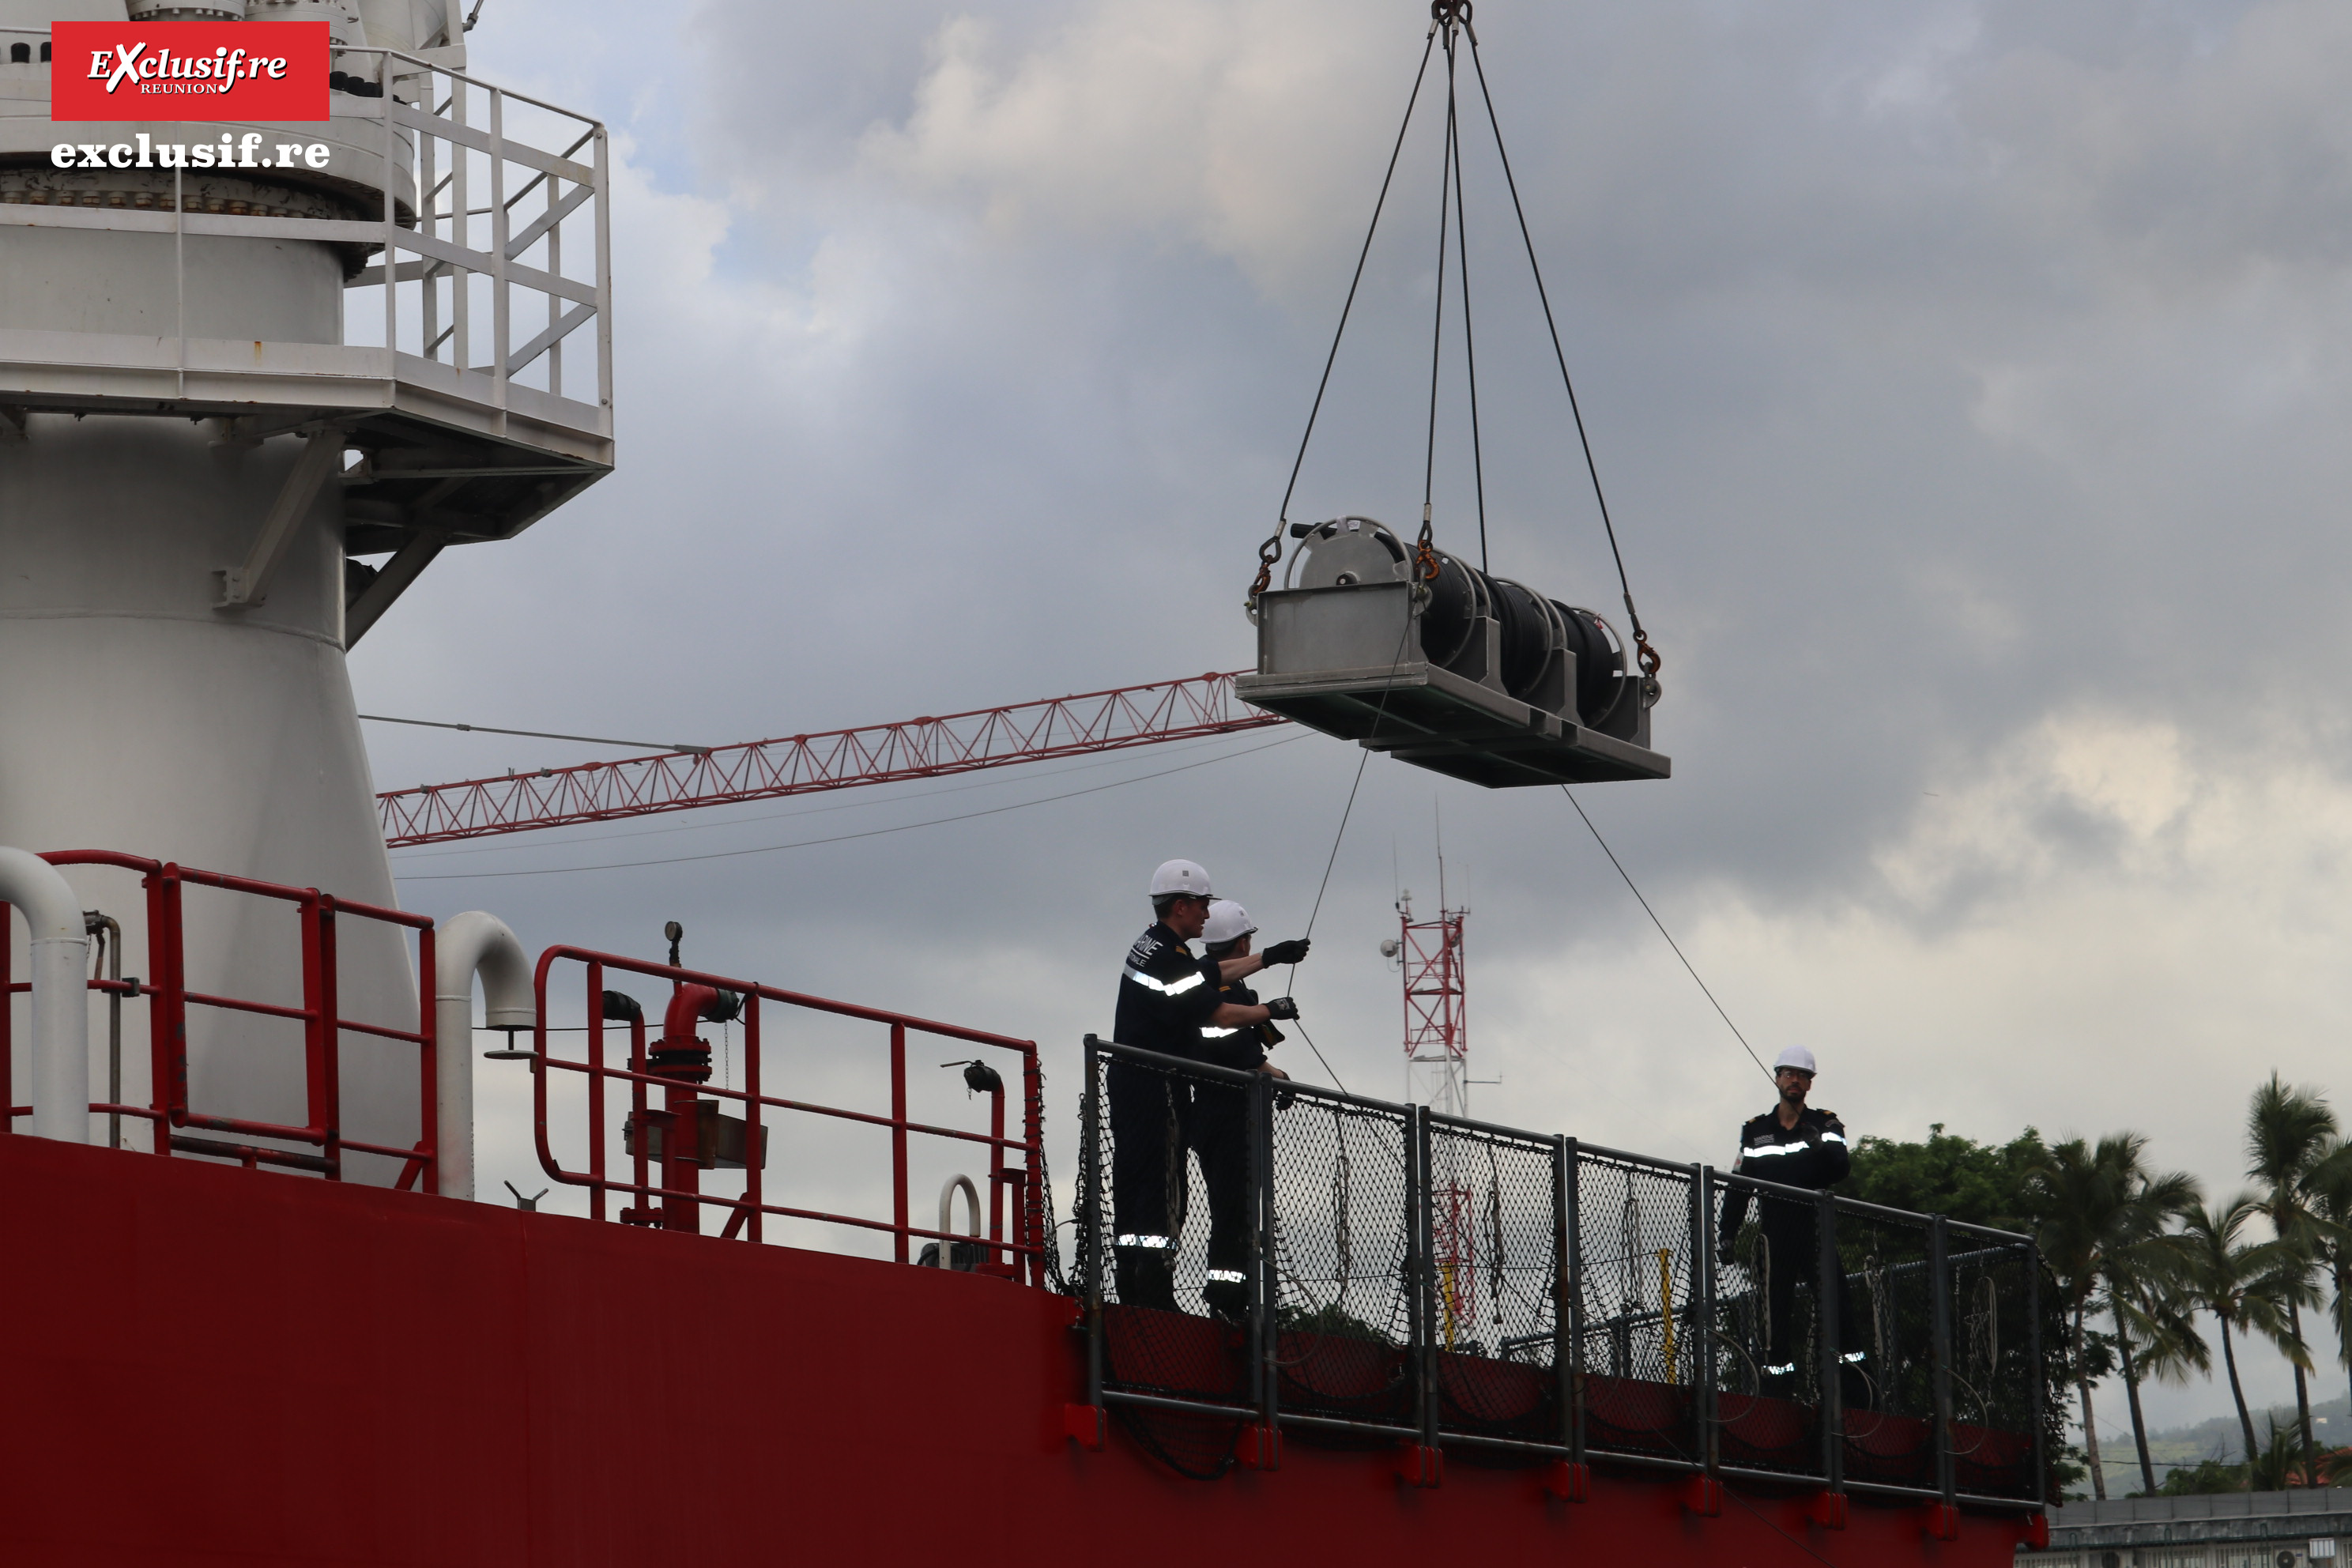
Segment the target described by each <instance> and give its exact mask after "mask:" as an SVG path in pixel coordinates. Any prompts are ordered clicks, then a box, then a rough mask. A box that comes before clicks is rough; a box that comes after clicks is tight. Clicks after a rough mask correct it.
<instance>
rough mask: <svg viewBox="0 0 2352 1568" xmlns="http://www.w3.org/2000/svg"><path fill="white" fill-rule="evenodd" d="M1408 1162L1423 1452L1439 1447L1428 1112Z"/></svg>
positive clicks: (1413, 1127)
mask: <svg viewBox="0 0 2352 1568" xmlns="http://www.w3.org/2000/svg"><path fill="white" fill-rule="evenodd" d="M1410 1114H1411V1117H1412V1120H1411V1121H1410V1122H1409V1123H1408V1127H1409V1129H1410V1143H1411V1147H1410V1149H1409V1150H1408V1152H1407V1154H1406V1158H1405V1172H1406V1177H1405V1180H1406V1184H1407V1186H1408V1188H1409V1189H1410V1190H1409V1191H1408V1193H1407V1194H1406V1202H1407V1205H1408V1207H1407V1209H1406V1211H1405V1212H1406V1213H1407V1214H1409V1215H1412V1254H1413V1256H1412V1269H1413V1291H1412V1299H1413V1302H1414V1304H1415V1306H1416V1307H1417V1308H1418V1311H1417V1313H1416V1314H1415V1315H1416V1316H1417V1317H1418V1319H1419V1320H1420V1321H1419V1322H1418V1323H1417V1324H1416V1326H1415V1329H1416V1331H1415V1333H1414V1339H1415V1342H1416V1343H1415V1345H1414V1347H1413V1355H1412V1362H1413V1372H1414V1376H1413V1419H1414V1424H1415V1425H1416V1426H1419V1427H1420V1429H1421V1444H1422V1447H1424V1448H1434V1447H1437V1353H1438V1352H1437V1345H1438V1329H1437V1264H1436V1258H1437V1237H1436V1229H1435V1218H1434V1216H1433V1215H1432V1214H1431V1212H1430V1211H1431V1208H1432V1205H1431V1203H1430V1193H1429V1187H1430V1176H1429V1172H1430V1147H1429V1145H1430V1137H1429V1108H1428V1107H1427V1106H1425V1105H1416V1106H1413V1107H1412V1108H1411V1112H1410Z"/></svg>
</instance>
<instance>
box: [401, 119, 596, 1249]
mask: <svg viewBox="0 0 2352 1568" xmlns="http://www.w3.org/2000/svg"><path fill="white" fill-rule="evenodd" d="M428 91H429V85H428ZM427 101H428V106H429V102H430V100H429V98H428V100H427ZM432 287H433V280H432V279H429V278H428V279H425V288H426V289H431V288H432ZM533 1032H534V1033H535V1034H536V1035H537V1036H538V1037H539V1038H538V1039H537V1040H536V1041H535V1042H534V1044H535V1045H536V1046H537V1047H538V1051H539V1054H540V1055H541V1056H545V1055H546V1054H547V1044H546V1042H547V1008H546V1007H545V1005H541V1007H540V1009H539V1022H538V1027H537V1028H536V1029H535V1030H534V1031H533ZM530 1076H531V1077H532V1079H535V1080H536V1085H537V1087H538V1088H539V1089H541V1090H542V1092H541V1094H540V1095H539V1096H538V1098H539V1099H540V1100H542V1102H543V1101H544V1100H545V1095H544V1092H543V1091H544V1089H545V1088H546V1084H547V1074H546V1073H545V1072H544V1071H543V1070H542V1069H541V1067H540V1065H539V1063H538V1061H537V1060H536V1059H534V1060H533V1061H532V1062H531V1064H530ZM629 1206H632V1207H634V1206H635V1204H634V1200H633V1201H632V1203H631V1205H629ZM588 1214H589V1217H590V1218H592V1219H603V1218H604V965H603V964H601V963H593V962H592V963H590V964H589V965H588Z"/></svg>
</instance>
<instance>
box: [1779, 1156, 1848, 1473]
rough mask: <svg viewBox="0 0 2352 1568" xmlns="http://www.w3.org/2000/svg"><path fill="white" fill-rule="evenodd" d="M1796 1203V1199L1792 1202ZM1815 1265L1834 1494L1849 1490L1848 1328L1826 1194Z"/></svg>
mask: <svg viewBox="0 0 2352 1568" xmlns="http://www.w3.org/2000/svg"><path fill="white" fill-rule="evenodd" d="M1788 1201H1793V1200H1788ZM1813 1237H1814V1244H1815V1245H1814V1263H1815V1268H1814V1271H1813V1321H1814V1322H1815V1323H1817V1324H1818V1325H1819V1330H1818V1331H1817V1332H1816V1333H1815V1334H1814V1335H1813V1339H1814V1342H1816V1344H1817V1345H1818V1347H1819V1350H1820V1357H1819V1359H1820V1363H1821V1364H1820V1367H1819V1368H1818V1372H1819V1375H1820V1377H1821V1401H1822V1478H1823V1479H1824V1481H1825V1482H1826V1483H1827V1486H1828V1489H1829V1490H1831V1491H1832V1492H1842V1491H1843V1490H1845V1411H1844V1407H1843V1403H1842V1402H1841V1400H1840V1398H1839V1395H1838V1346H1839V1343H1840V1342H1841V1341H1842V1340H1843V1337H1844V1334H1845V1325H1844V1324H1843V1323H1842V1322H1840V1321H1838V1297H1839V1295H1840V1293H1841V1292H1840V1291H1839V1289H1838V1286H1839V1285H1840V1283H1841V1282H1842V1281H1843V1279H1844V1266H1843V1264H1842V1263H1840V1262H1839V1261H1838V1249H1837V1199H1835V1198H1833V1197H1832V1196H1831V1195H1830V1194H1828V1193H1826V1192H1824V1193H1822V1194H1821V1195H1820V1196H1819V1197H1818V1198H1816V1199H1814V1202H1813Z"/></svg>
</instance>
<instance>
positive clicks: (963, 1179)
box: [939, 1176, 980, 1268]
mask: <svg viewBox="0 0 2352 1568" xmlns="http://www.w3.org/2000/svg"><path fill="white" fill-rule="evenodd" d="M958 1187H961V1188H962V1189H963V1203H964V1215H965V1216H966V1217H967V1218H969V1219H970V1220H971V1266H972V1268H979V1267H980V1190H979V1189H978V1188H977V1187H974V1186H973V1185H972V1184H971V1177H970V1176H950V1177H949V1178H948V1179H947V1180H946V1182H944V1183H943V1184H940V1230H942V1231H951V1230H953V1229H954V1228H955V1226H954V1225H953V1224H952V1223H951V1222H952V1221H953V1220H954V1218H955V1195H956V1189H957V1188H958ZM954 1245H955V1244H954V1243H953V1242H950V1241H942V1242H940V1244H939V1246H940V1268H954V1267H955V1254H954V1253H953V1252H952V1251H950V1248H951V1247H953V1246H954Z"/></svg>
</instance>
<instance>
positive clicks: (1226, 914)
mask: <svg viewBox="0 0 2352 1568" xmlns="http://www.w3.org/2000/svg"><path fill="white" fill-rule="evenodd" d="M1255 930H1257V921H1254V920H1252V919H1250V918H1249V911H1248V910H1245V909H1244V908H1242V907H1241V906H1240V905H1239V904H1237V903H1235V902H1234V901H1233V900H1231V899H1219V900H1217V901H1216V902H1215V903H1213V904H1211V905H1210V906H1209V923H1208V924H1207V925H1204V926H1202V928H1201V940H1202V942H1207V943H1208V944H1209V945H1210V946H1211V947H1223V946H1224V945H1225V943H1227V942H1239V941H1241V939H1242V938H1244V937H1245V936H1247V935H1249V934H1250V933H1251V932H1252V931H1255Z"/></svg>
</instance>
